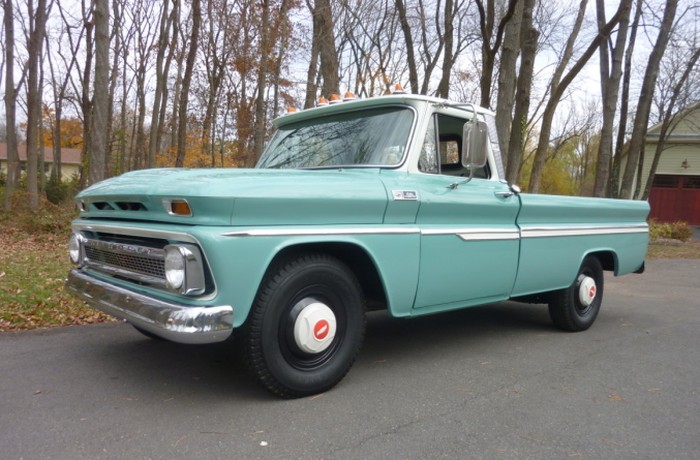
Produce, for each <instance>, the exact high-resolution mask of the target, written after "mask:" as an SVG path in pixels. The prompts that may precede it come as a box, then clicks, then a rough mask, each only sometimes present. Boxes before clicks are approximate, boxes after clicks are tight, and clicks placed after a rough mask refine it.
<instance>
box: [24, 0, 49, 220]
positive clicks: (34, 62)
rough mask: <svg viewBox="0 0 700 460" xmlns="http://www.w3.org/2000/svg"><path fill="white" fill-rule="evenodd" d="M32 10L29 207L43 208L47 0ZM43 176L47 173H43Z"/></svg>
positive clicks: (28, 81) (28, 156) (30, 15)
mask: <svg viewBox="0 0 700 460" xmlns="http://www.w3.org/2000/svg"><path fill="white" fill-rule="evenodd" d="M28 9H29V21H30V26H29V45H28V47H27V54H28V56H29V58H28V63H27V193H28V195H29V203H28V204H29V208H30V209H31V210H33V211H36V210H37V209H39V187H38V181H37V180H38V177H37V174H38V169H37V168H38V160H39V153H38V149H39V147H40V144H39V124H40V123H41V82H40V80H39V76H40V66H41V57H42V49H43V44H44V33H45V32H46V27H45V25H46V0H39V1H38V2H37V7H36V11H33V4H32V2H31V1H30V2H29V4H28ZM42 173H43V171H42Z"/></svg>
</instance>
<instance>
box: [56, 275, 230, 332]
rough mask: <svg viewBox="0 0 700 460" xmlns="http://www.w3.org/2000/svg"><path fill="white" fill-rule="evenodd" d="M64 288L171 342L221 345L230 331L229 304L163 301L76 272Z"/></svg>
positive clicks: (96, 306)
mask: <svg viewBox="0 0 700 460" xmlns="http://www.w3.org/2000/svg"><path fill="white" fill-rule="evenodd" d="M66 288H67V289H68V291H69V292H71V293H73V294H74V295H76V296H78V297H79V298H80V299H81V300H83V301H85V302H86V303H87V304H89V305H90V306H93V307H95V308H97V309H99V310H102V311H103V312H105V313H108V314H110V315H112V316H116V317H117V318H121V319H124V320H126V321H128V322H129V323H131V324H133V325H134V326H137V327H139V328H141V329H144V330H146V331H148V332H151V333H153V334H155V335H157V336H159V337H162V338H164V339H166V340H170V341H173V342H179V343H189V344H202V343H213V342H222V341H224V340H226V339H227V338H228V337H229V336H230V335H231V333H232V332H233V308H232V307H231V306H230V305H222V306H212V307H191V306H187V305H180V304H176V303H171V302H166V301H163V300H159V299H156V298H154V297H149V296H146V295H143V294H139V293H137V292H134V291H131V290H128V289H125V288H122V287H119V286H115V285H113V284H110V283H106V282H104V281H100V280H98V279H96V278H93V277H92V276H90V275H87V274H85V273H83V272H81V271H80V270H75V269H73V270H71V271H70V272H69V273H68V280H67V281H66Z"/></svg>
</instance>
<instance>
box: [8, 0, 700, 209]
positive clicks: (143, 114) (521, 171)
mask: <svg viewBox="0 0 700 460" xmlns="http://www.w3.org/2000/svg"><path fill="white" fill-rule="evenodd" d="M0 5H2V8H3V24H2V37H3V39H2V40H0V44H1V45H2V50H1V51H2V55H1V57H0V75H2V76H1V77H0V82H1V83H2V88H3V90H4V97H3V108H4V111H3V113H2V114H0V140H3V139H4V141H5V142H6V143H7V146H8V160H9V168H8V171H7V174H6V176H5V177H0V185H3V186H4V194H3V195H4V207H5V210H11V209H13V208H17V207H22V208H28V209H30V210H36V209H38V208H39V207H40V203H41V200H42V197H43V196H45V195H49V196H53V197H54V198H55V197H58V199H60V198H61V197H64V196H67V195H70V193H71V192H70V191H71V190H74V189H76V188H78V189H79V188H82V187H84V186H86V185H89V184H92V183H95V182H97V181H100V180H102V179H104V178H106V177H110V176H114V175H117V174H121V173H123V172H126V171H129V170H133V169H140V168H151V167H157V166H189V167H221V166H227V167H228V166H233V167H246V166H253V165H254V164H255V161H256V160H257V158H258V157H259V155H260V153H261V152H262V149H263V147H264V145H265V142H266V140H267V138H268V137H269V135H270V132H271V123H270V121H271V120H272V119H273V118H275V117H276V116H279V115H280V114H282V113H283V112H284V111H285V110H286V108H287V107H288V106H296V107H299V108H301V107H310V106H313V105H314V103H315V100H316V99H317V98H318V97H319V96H321V95H325V96H328V95H330V94H331V93H342V92H344V91H348V90H349V91H353V92H355V93H356V94H357V95H358V96H360V97H369V96H376V95H379V94H382V93H384V92H385V91H387V90H390V89H391V88H392V87H393V86H394V85H395V84H396V83H400V84H402V85H403V86H404V88H406V90H407V91H409V92H412V93H419V94H428V95H435V96H439V97H445V98H450V99H453V100H458V101H474V102H478V103H480V104H481V105H482V106H485V107H490V108H491V109H492V110H494V111H495V112H496V114H497V127H498V132H499V142H500V144H501V150H502V152H504V157H505V158H504V160H505V162H506V173H507V178H508V180H509V181H510V182H514V183H519V184H520V185H521V186H523V188H524V189H526V190H528V191H530V192H541V193H559V194H570V195H577V194H578V195H591V196H610V197H630V196H631V197H633V198H636V199H646V198H647V196H648V193H649V190H640V189H639V185H637V184H639V183H640V181H635V180H634V177H635V174H638V171H641V170H642V165H643V163H644V162H651V161H652V158H648V157H647V158H645V155H644V150H643V144H644V139H645V135H646V130H647V128H648V127H649V126H650V125H652V124H657V123H663V125H662V126H663V127H665V128H666V129H663V128H662V133H665V132H668V131H669V129H670V128H672V126H673V123H674V119H673V117H672V115H673V114H675V113H677V112H679V111H680V110H681V109H682V108H684V107H687V106H688V105H690V104H692V103H694V102H696V101H698V100H700V65H699V63H698V59H699V58H700V31H699V27H700V26H699V23H700V21H699V19H700V5H698V4H697V1H696V0H620V1H606V0H594V1H591V2H589V1H588V0H580V2H578V3H575V2H565V1H559V0H555V1H547V0H164V1H155V0H111V1H110V0H92V1H88V0H0ZM22 142H24V143H26V146H27V163H26V171H24V172H23V171H21V168H20V162H19V158H18V157H17V145H18V144H19V143H22ZM43 146H53V147H54V148H53V158H52V161H53V164H54V165H60V155H61V150H60V148H61V147H72V148H79V149H82V151H83V167H82V168H81V174H80V176H79V177H75V178H74V179H73V181H72V183H71V184H65V183H63V182H61V180H60V177H61V174H60V168H53V169H52V170H51V174H50V176H48V177H47V176H46V175H44V174H43V173H39V172H40V171H44V164H45V161H46V159H45V158H43ZM623 153H624V154H623ZM659 153H660V150H659V151H657V153H656V154H659ZM648 155H649V154H648V153H647V156H648ZM623 158H624V161H622V160H623ZM653 173H654V171H653V170H652V172H651V174H653ZM648 183H649V184H651V181H648ZM18 190H19V191H22V192H23V193H22V194H21V197H22V198H21V199H16V198H15V199H13V196H15V195H16V194H15V192H16V191H18Z"/></svg>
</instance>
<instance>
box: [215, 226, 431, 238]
mask: <svg viewBox="0 0 700 460" xmlns="http://www.w3.org/2000/svg"><path fill="white" fill-rule="evenodd" d="M416 233H420V229H418V228H415V227H409V228H404V227H387V228H371V227H365V228H287V229H285V228H259V229H251V230H241V231H237V232H226V233H222V236H231V237H247V236H332V235H410V234H416Z"/></svg>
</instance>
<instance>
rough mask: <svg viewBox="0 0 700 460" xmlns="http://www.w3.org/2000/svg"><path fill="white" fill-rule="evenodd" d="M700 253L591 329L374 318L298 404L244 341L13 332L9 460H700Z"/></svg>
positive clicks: (481, 315) (490, 310)
mask: <svg viewBox="0 0 700 460" xmlns="http://www.w3.org/2000/svg"><path fill="white" fill-rule="evenodd" d="M699 274H700V261H698V260H694V261H668V260H663V261H652V262H651V263H649V264H648V270H647V273H645V274H644V275H641V276H637V275H635V276H627V277H623V278H619V279H613V278H611V277H609V278H608V283H607V285H606V288H605V289H606V292H605V295H606V300H605V303H604V309H603V310H602V312H601V314H600V316H599V318H598V321H597V322H596V324H595V325H594V327H593V328H592V329H591V330H589V331H587V332H584V333H578V334H569V333H562V332H558V331H556V330H554V329H553V328H552V326H551V325H550V323H549V320H548V317H547V313H546V308H544V307H542V306H532V305H520V304H515V303H502V304H497V305H492V306H489V307H480V308H474V309H471V310H467V311H462V312H457V313H453V314H446V315H438V316H433V317H429V318H424V319H420V320H393V319H390V318H388V317H386V316H383V315H374V316H372V317H371V318H370V322H369V330H368V337H367V340H366V343H365V346H364V348H363V351H362V353H361V355H360V358H359V361H358V362H357V363H356V365H355V366H354V368H353V369H352V371H351V372H350V374H349V375H348V376H347V377H346V379H345V380H344V381H343V382H341V383H340V385H338V386H337V387H336V388H335V389H334V390H332V391H330V392H328V393H325V394H323V395H319V396H316V397H310V398H305V399H301V400H294V401H283V400H278V399H275V398H274V397H271V396H269V395H268V394H267V393H266V392H264V391H263V390H261V389H259V388H258V387H257V385H256V384H255V383H254V382H252V381H251V380H250V379H249V378H248V377H246V376H245V375H244V374H243V373H242V372H241V371H240V363H239V362H238V360H237V359H236V357H235V355H234V354H233V353H232V352H231V350H230V348H231V347H230V346H228V345H227V344H223V345H214V346H201V347H186V346H180V345H175V344H169V343H162V342H157V341H152V340H148V339H145V338H143V337H141V336H140V335H139V334H138V333H137V332H135V331H133V330H132V329H131V328H130V327H129V326H126V325H98V326H83V327H71V328H62V329H56V330H50V331H39V332H28V333H19V334H13V333H4V334H0V458H2V459H9V460H12V459H20V458H24V459H71V460H74V459H102V458H104V459H148V458H157V459H160V458H162V459H179V458H188V459H189V458H201V459H208V458H226V459H238V458H240V459H252V458H304V459H316V458H319V459H320V458H343V459H344V458H348V459H375V458H376V459H379V458H381V459H389V458H391V459H396V458H416V459H427V458H493V459H524V458H537V459H567V458H572V459H602V458H606V459H607V458H618V459H635V460H639V459H697V458H700V436H699V435H700V394H699V389H700V333H698V329H700V283H698V280H699V279H700V277H699V276H698V275H699Z"/></svg>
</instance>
